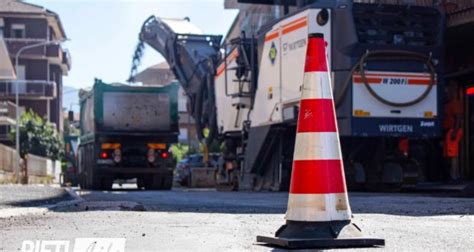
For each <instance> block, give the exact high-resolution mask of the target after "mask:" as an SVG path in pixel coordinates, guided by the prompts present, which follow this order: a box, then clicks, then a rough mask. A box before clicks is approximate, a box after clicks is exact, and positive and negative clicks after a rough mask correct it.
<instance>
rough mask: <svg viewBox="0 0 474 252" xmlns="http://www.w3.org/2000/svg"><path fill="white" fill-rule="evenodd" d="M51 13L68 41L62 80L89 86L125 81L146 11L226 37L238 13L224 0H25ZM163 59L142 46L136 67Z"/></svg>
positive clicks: (64, 45)
mask: <svg viewBox="0 0 474 252" xmlns="http://www.w3.org/2000/svg"><path fill="white" fill-rule="evenodd" d="M26 2H29V3H33V4H38V5H41V6H43V7H45V8H47V9H49V10H51V11H54V12H56V13H57V14H58V15H59V17H60V19H61V22H62V24H63V26H64V29H65V31H66V35H67V37H68V38H69V41H66V42H65V43H64V44H63V47H64V48H66V49H68V50H69V52H70V53H71V55H72V69H71V71H70V72H69V73H68V76H65V77H64V79H63V83H64V85H67V86H71V87H75V88H87V87H90V86H92V84H93V80H94V78H100V79H102V80H103V81H105V82H108V83H111V82H122V83H123V82H125V81H126V79H127V78H128V76H129V74H130V68H131V63H132V55H133V53H134V51H135V46H136V45H137V43H138V33H139V31H140V28H141V26H142V24H143V22H144V21H145V19H147V18H148V17H149V16H150V15H156V16H158V17H165V18H184V17H189V18H190V20H191V22H192V23H194V24H195V25H197V26H198V27H199V28H201V30H202V31H203V32H204V33H205V34H216V35H217V34H220V35H225V34H226V33H227V30H228V29H229V28H230V25H231V24H232V21H233V20H234V18H235V16H236V15H237V11H236V10H225V9H224V0H133V1H132V0H26ZM162 61H164V58H163V57H162V56H161V55H160V54H159V53H158V52H156V51H155V50H154V49H153V48H151V47H148V46H147V48H146V50H145V56H144V58H143V60H142V64H141V66H140V68H139V70H143V69H145V68H146V67H148V66H151V65H154V64H156V63H159V62H162Z"/></svg>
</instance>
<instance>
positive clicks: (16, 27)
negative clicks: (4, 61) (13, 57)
mask: <svg viewBox="0 0 474 252" xmlns="http://www.w3.org/2000/svg"><path fill="white" fill-rule="evenodd" d="M11 37H12V38H25V25H24V24H12V32H11Z"/></svg>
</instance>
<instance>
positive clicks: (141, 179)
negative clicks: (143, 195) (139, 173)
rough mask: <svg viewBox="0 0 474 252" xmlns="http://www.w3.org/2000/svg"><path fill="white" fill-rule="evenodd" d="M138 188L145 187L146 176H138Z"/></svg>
mask: <svg viewBox="0 0 474 252" xmlns="http://www.w3.org/2000/svg"><path fill="white" fill-rule="evenodd" d="M137 188H138V190H141V189H142V188H145V179H144V178H137Z"/></svg>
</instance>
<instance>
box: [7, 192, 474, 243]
mask: <svg viewBox="0 0 474 252" xmlns="http://www.w3.org/2000/svg"><path fill="white" fill-rule="evenodd" d="M78 194H80V195H81V197H82V198H83V199H85V201H84V202H82V203H78V204H75V205H71V206H70V207H63V208H60V209H53V210H52V211H49V212H46V213H43V214H39V215H27V216H20V217H12V218H4V219H0V250H2V249H3V250H7V251H10V250H12V251H13V250H14V251H17V250H18V249H19V248H21V244H22V241H23V240H25V239H29V240H53V239H54V240H69V241H71V242H72V241H73V240H74V239H75V238H78V237H123V238H126V249H127V250H126V251H144V250H148V251H243V250H246V251H272V248H269V247H265V246H261V245H257V244H256V243H255V237H256V236H257V235H269V236H271V235H273V234H274V232H275V231H276V230H277V229H278V228H279V227H280V225H281V224H283V223H284V219H283V218H284V212H285V210H286V201H287V194H286V193H249V192H215V191H213V190H185V189H174V190H173V191H136V190H117V191H111V192H99V191H94V192H91V191H85V192H78ZM350 203H351V206H352V209H353V212H354V222H355V223H357V225H358V226H359V227H361V228H362V230H363V231H364V233H365V234H367V235H369V236H374V237H380V238H385V240H386V244H387V245H386V247H385V248H384V249H385V250H388V251H401V250H403V251H426V250H434V251H473V250H474V235H473V234H474V199H472V198H449V197H433V196H424V195H419V194H380V193H379V194H369V193H352V194H351V195H350ZM0 211H1V209H0ZM371 250H372V249H371ZM373 250H381V249H373Z"/></svg>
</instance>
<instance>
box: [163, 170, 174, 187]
mask: <svg viewBox="0 0 474 252" xmlns="http://www.w3.org/2000/svg"><path fill="white" fill-rule="evenodd" d="M172 187H173V174H168V175H166V176H162V181H161V190H171V188H172Z"/></svg>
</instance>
